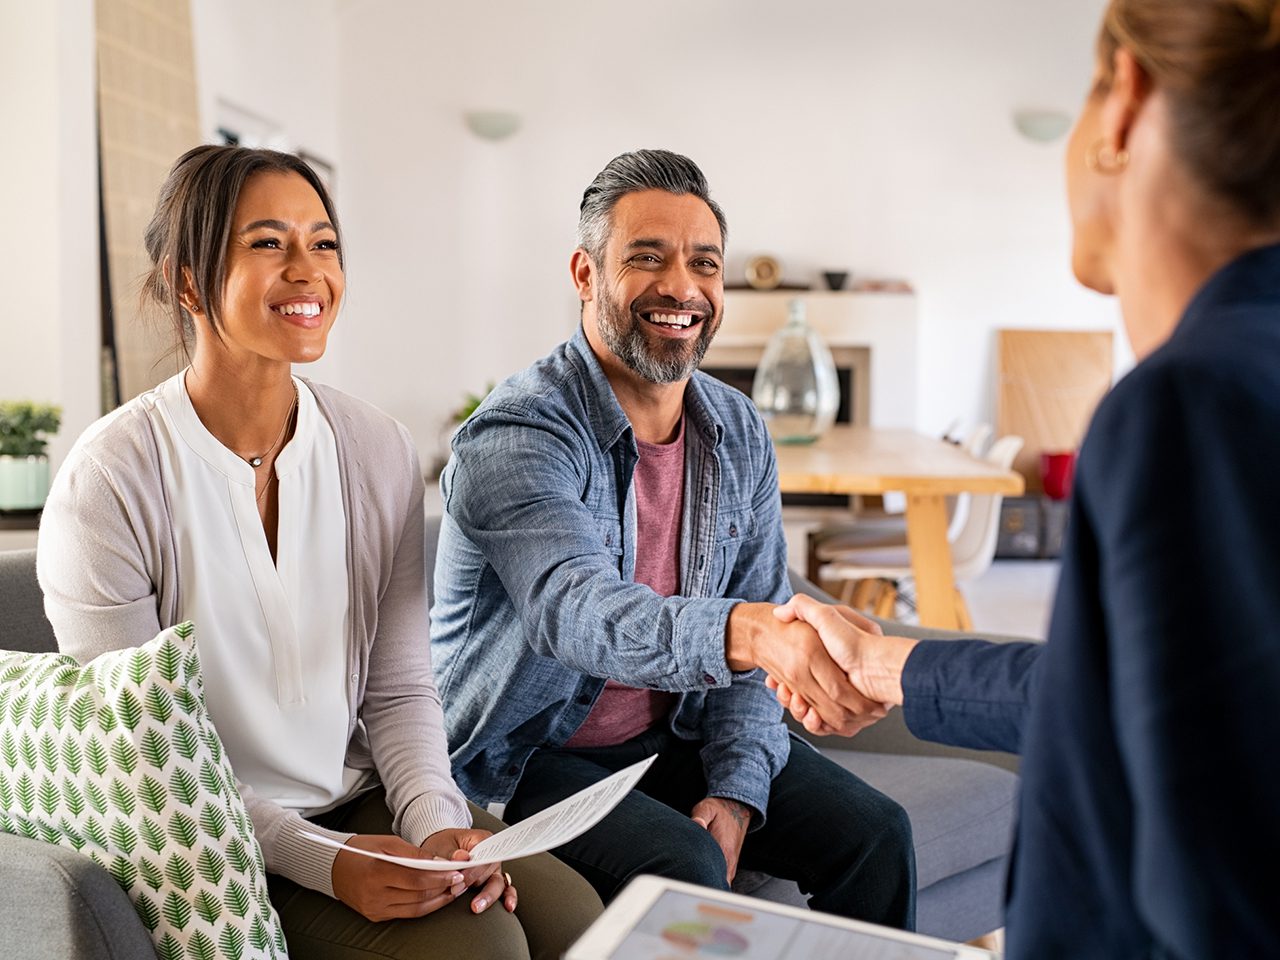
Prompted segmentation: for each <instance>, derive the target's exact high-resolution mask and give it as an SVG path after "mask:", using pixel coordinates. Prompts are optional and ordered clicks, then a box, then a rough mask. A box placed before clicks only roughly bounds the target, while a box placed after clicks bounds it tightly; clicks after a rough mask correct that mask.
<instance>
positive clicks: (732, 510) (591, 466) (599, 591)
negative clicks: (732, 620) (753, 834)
mask: <svg viewBox="0 0 1280 960" xmlns="http://www.w3.org/2000/svg"><path fill="white" fill-rule="evenodd" d="M684 409H685V416H686V417H687V420H686V423H685V444H686V447H685V481H684V483H685V497H684V515H683V521H682V524H681V539H680V593H679V594H678V595H676V596H672V597H662V596H659V595H658V594H657V593H655V592H654V591H653V590H651V589H650V588H649V587H647V586H645V585H643V584H638V583H635V582H633V578H634V575H635V563H636V537H637V531H636V505H635V493H634V491H633V489H632V483H631V480H632V475H633V473H634V471H635V466H636V462H637V460H638V459H639V454H638V452H637V449H636V442H635V436H634V433H633V431H632V428H631V423H630V421H629V420H628V419H627V416H626V414H625V413H624V412H623V410H622V407H621V406H619V404H618V401H617V399H616V398H615V397H614V394H613V389H612V388H611V387H610V385H609V381H608V380H607V379H606V378H605V375H604V371H603V369H602V368H601V366H600V363H599V361H598V360H597V359H596V357H595V355H594V354H593V353H592V352H591V347H590V346H589V345H588V343H587V340H586V337H585V336H584V335H583V333H582V330H581V328H580V329H579V330H578V332H577V334H576V335H575V336H574V337H573V338H572V339H571V340H569V341H568V342H567V343H564V344H562V345H561V346H560V347H558V348H557V349H556V350H555V351H554V352H553V353H551V354H550V355H549V356H548V357H546V358H544V359H543V360H541V361H539V362H538V363H536V364H534V365H533V366H532V367H530V368H528V369H527V370H525V371H524V372H522V373H519V374H516V375H515V376H513V377H511V378H510V379H508V380H507V381H505V382H504V383H502V384H501V385H500V386H498V387H497V388H496V389H495V390H494V391H493V392H492V393H491V394H490V395H489V396H488V397H487V398H486V400H485V402H484V403H483V404H482V405H481V406H480V408H479V409H478V410H477V411H476V412H475V414H473V415H472V417H471V418H470V419H469V420H468V421H467V422H466V423H465V424H464V425H463V426H462V428H461V429H460V430H459V431H458V433H457V435H456V436H455V437H454V441H453V456H452V458H451V459H450V461H449V464H448V466H447V467H446V468H445V472H444V475H443V476H442V477H441V488H442V491H443V494H444V517H443V519H442V522H441V529H440V543H439V552H438V553H437V561H436V567H435V604H434V605H433V607H432V609H431V645H432V656H433V659H434V661H435V670H436V678H437V682H438V684H439V687H440V694H441V699H442V700H443V701H444V706H445V726H446V731H447V733H448V737H449V749H450V757H451V760H452V763H453V772H454V776H455V777H456V779H457V781H458V784H459V785H460V786H461V787H462V790H463V792H465V793H466V794H467V796H469V797H470V798H471V799H473V800H474V801H476V802H477V803H481V804H488V803H494V802H499V803H505V802H506V801H507V800H508V799H509V798H510V797H511V795H512V793H513V792H514V791H515V788H516V784H517V783H518V782H519V779H520V774H521V772H522V770H523V768H524V764H525V761H526V760H527V759H528V758H529V755H530V754H531V753H532V752H533V751H534V750H535V749H537V748H539V747H558V746H561V745H562V744H564V743H565V741H567V740H568V739H569V738H570V737H571V736H572V735H573V733H574V731H576V730H577V729H578V727H579V726H581V724H582V722H583V720H585V719H586V717H587V714H588V713H589V712H590V711H591V707H592V705H593V704H594V703H595V701H596V698H597V697H598V696H599V694H600V691H601V690H603V689H604V685H605V680H606V679H613V680H616V681H618V682H620V683H625V684H629V685H631V686H636V687H647V688H651V689H655V690H668V691H674V692H677V693H679V694H680V695H681V696H680V698H679V701H678V704H677V706H676V708H675V710H674V711H673V712H672V714H671V720H670V724H671V729H672V731H673V732H674V733H675V734H676V735H677V736H679V737H682V738H685V739H690V740H700V741H702V742H703V743H704V744H705V746H704V748H703V750H702V758H703V766H704V769H705V772H706V776H707V783H708V795H709V796H718V797H726V798H729V799H733V800H738V801H740V802H742V803H745V804H748V805H749V806H751V807H753V808H754V809H755V810H756V811H757V814H758V815H757V816H755V817H753V818H752V826H753V828H755V827H758V826H759V825H761V824H762V823H763V822H764V811H765V808H766V806H767V804H768V798H769V787H770V783H771V781H772V780H773V777H774V776H775V775H776V774H777V773H778V772H779V771H780V770H781V769H782V767H783V766H784V765H785V764H786V761H787V757H788V755H789V754H788V751H789V743H788V738H787V733H786V728H785V727H784V726H783V724H782V710H781V708H780V707H779V706H778V704H777V701H776V700H775V698H774V696H773V694H772V693H771V692H770V691H769V689H768V688H767V687H765V685H764V677H763V674H762V673H761V672H760V671H758V670H752V671H748V672H741V673H739V672H734V671H731V670H730V669H729V667H728V665H727V664H726V663H725V653H724V644H725V621H726V619H727V618H728V615H729V611H730V610H731V609H732V608H733V606H734V605H735V604H736V603H737V602H738V601H740V600H751V601H769V602H774V603H781V602H783V601H785V600H786V599H787V598H788V597H789V596H790V595H791V590H790V588H789V585H788V580H787V562H786V545H785V542H784V540H783V534H782V514H781V498H780V495H779V492H778V473H777V464H776V462H775V459H774V454H773V446H772V444H771V443H770V440H769V435H768V432H767V431H766V429H765V426H764V424H763V422H762V421H761V420H760V417H759V415H758V414H757V413H756V411H755V408H754V407H753V406H752V405H751V401H750V400H749V399H748V398H747V397H745V396H744V395H743V394H742V393H740V392H739V391H737V390H734V389H733V388H731V387H728V386H725V385H724V384H722V383H720V382H719V381H717V380H715V379H713V378H711V377H709V376H707V375H706V374H703V373H701V372H698V373H695V374H694V375H693V378H692V379H691V380H690V381H689V385H688V387H687V388H686V390H685V396H684ZM673 495H674V493H673Z"/></svg>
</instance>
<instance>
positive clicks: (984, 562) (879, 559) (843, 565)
mask: <svg viewBox="0 0 1280 960" xmlns="http://www.w3.org/2000/svg"><path fill="white" fill-rule="evenodd" d="M1022 444H1023V440H1022V438H1021V437H1019V436H1014V435H1010V436H1006V437H1001V438H1000V439H999V440H997V441H996V442H995V443H994V444H992V445H991V449H990V450H989V451H988V452H987V454H986V457H985V459H986V460H987V462H988V463H991V464H993V465H994V466H997V467H999V468H1001V469H1002V470H1008V469H1009V468H1010V467H1011V466H1013V460H1014V458H1015V457H1016V456H1017V455H1018V452H1019V451H1020V450H1021V449H1022ZM1003 499H1004V498H1003V497H1002V496H1001V495H1000V494H961V495H960V496H959V497H957V501H958V502H957V508H956V516H955V518H954V519H953V521H952V523H951V525H950V527H949V528H948V530H947V542H948V544H949V545H950V547H951V567H952V575H953V576H954V578H955V582H956V584H957V586H956V599H955V602H956V614H957V618H958V621H959V624H960V629H962V630H971V629H973V622H972V619H971V618H970V616H969V608H968V604H966V603H965V599H964V594H962V593H961V592H960V588H959V584H961V583H964V582H967V581H970V580H975V579H977V578H978V577H980V576H982V575H983V574H984V573H986V572H987V570H988V569H989V568H990V566H991V561H992V560H993V559H994V558H995V553H996V538H997V536H998V534H999V527H1000V504H1001V501H1002V500H1003ZM960 501H963V515H961V514H962V510H961V507H960V503H959V502H960ZM818 573H819V576H820V577H821V578H822V581H823V582H824V583H832V582H837V583H842V584H843V587H842V589H841V591H840V596H841V599H842V600H843V601H844V602H845V603H848V604H849V605H850V606H852V607H855V608H857V609H862V610H866V611H868V612H871V613H874V614H875V615H876V616H878V617H892V616H893V614H894V612H895V610H896V608H897V602H898V598H899V596H900V593H901V590H902V586H903V584H904V583H906V582H907V581H909V580H910V579H911V553H910V550H909V548H908V547H907V545H906V543H905V539H904V541H903V542H902V543H900V544H888V545H872V546H866V545H862V546H853V547H849V548H847V549H844V550H841V551H836V550H831V551H829V552H826V553H825V559H824V560H823V562H822V563H821V566H820V567H819V569H818Z"/></svg>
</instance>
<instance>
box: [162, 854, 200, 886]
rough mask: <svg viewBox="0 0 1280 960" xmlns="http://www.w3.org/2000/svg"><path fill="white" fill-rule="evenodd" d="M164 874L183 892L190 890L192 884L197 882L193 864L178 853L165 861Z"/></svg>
mask: <svg viewBox="0 0 1280 960" xmlns="http://www.w3.org/2000/svg"><path fill="white" fill-rule="evenodd" d="M164 875H165V876H166V877H168V879H169V882H170V883H172V884H173V885H174V886H175V887H177V888H178V889H179V890H181V891H182V892H183V893H186V892H187V891H188V890H190V889H191V885H192V884H193V883H195V882H196V872H195V870H193V869H192V867H191V864H190V863H189V862H187V860H186V859H185V858H183V857H181V856H179V855H178V854H176V853H175V854H173V855H172V856H170V857H169V859H168V860H167V861H166V862H165V865H164Z"/></svg>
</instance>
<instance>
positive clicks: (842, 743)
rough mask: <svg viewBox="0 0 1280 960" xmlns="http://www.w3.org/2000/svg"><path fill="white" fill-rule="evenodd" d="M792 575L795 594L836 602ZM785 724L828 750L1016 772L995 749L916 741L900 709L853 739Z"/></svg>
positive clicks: (925, 635)
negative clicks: (972, 763)
mask: <svg viewBox="0 0 1280 960" xmlns="http://www.w3.org/2000/svg"><path fill="white" fill-rule="evenodd" d="M789 572H790V575H791V589H792V590H794V591H795V592H796V593H804V594H807V595H809V596H811V597H813V598H814V599H816V600H820V601H822V602H823V603H839V602H840V601H838V600H836V598H835V597H833V596H831V595H830V594H829V593H827V592H825V591H824V590H822V589H821V588H820V587H818V586H817V585H816V584H814V583H813V582H812V581H810V580H807V579H806V578H805V577H803V576H801V575H800V574H799V573H797V572H796V571H795V570H791V571H789ZM870 619H872V620H875V621H876V622H877V623H879V624H880V625H881V626H882V627H883V628H884V631H885V633H891V634H893V635H895V636H899V637H912V638H916V639H921V640H926V639H927V640H961V639H965V640H990V641H993V642H995V643H1008V642H1010V641H1014V640H1018V641H1022V640H1026V639H1027V638H1025V637H1011V636H1006V635H1003V634H990V633H976V632H975V633H957V632H955V631H950V630H931V629H929V628H927V627H918V626H913V625H911V624H906V623H897V622H895V621H890V620H879V619H877V618H876V617H871V618H870ZM787 723H788V724H790V726H791V729H792V730H794V731H796V733H798V734H799V735H800V736H802V737H804V738H805V739H806V740H808V741H810V742H811V743H813V744H814V745H816V746H817V747H819V748H823V749H831V750H862V751H864V752H867V753H897V754H906V755H909V756H920V757H959V758H962V759H965V760H981V761H982V762H984V763H990V764H994V765H995V766H998V767H1004V768H1005V769H1006V770H1012V771H1014V772H1017V770H1018V758H1017V757H1016V756H1015V755H1014V754H1011V753H1001V752H999V751H996V750H968V749H966V748H964V747H950V746H946V745H944V744H940V743H930V742H928V741H926V740H919V739H917V738H916V737H915V736H913V735H912V733H911V731H910V730H908V729H907V724H906V721H905V720H904V719H903V717H902V711H901V710H894V711H893V712H891V713H890V714H889V716H887V717H885V718H884V719H883V720H881V721H880V722H879V723H877V724H875V725H874V726H872V727H869V728H867V729H866V730H863V731H862V732H861V733H859V734H858V735H857V736H856V737H835V736H832V737H815V736H813V735H811V734H810V733H808V731H806V730H805V729H804V728H803V727H801V726H800V725H799V724H798V723H796V722H795V721H794V720H792V719H791V718H790V717H788V718H787Z"/></svg>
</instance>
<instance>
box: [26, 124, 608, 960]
mask: <svg viewBox="0 0 1280 960" xmlns="http://www.w3.org/2000/svg"><path fill="white" fill-rule="evenodd" d="M146 246H147V251H148V253H149V255H150V257H151V263H152V268H151V272H150V274H149V276H148V278H147V282H146V287H145V290H146V293H147V294H148V295H149V296H151V297H152V298H154V299H155V300H157V301H159V302H160V303H161V304H163V305H164V306H165V307H166V308H167V309H168V312H169V314H170V316H171V317H172V319H173V321H174V325H175V330H176V332H177V335H178V336H179V337H180V339H181V343H182V349H183V351H184V352H185V354H186V356H187V357H188V358H189V359H190V365H189V366H188V367H187V368H186V369H185V370H183V371H182V372H180V373H178V374H177V375H176V376H174V377H172V378H170V379H169V380H167V381H165V382H164V383H162V384H161V385H160V386H158V387H157V388H156V389H154V390H152V391H150V392H148V393H145V394H143V395H142V396H140V397H138V398H136V399H135V400H133V401H131V402H130V403H128V404H126V405H125V406H124V407H122V408H121V409H119V410H117V411H116V412H115V413H113V414H112V415H110V416H109V417H107V418H105V419H104V420H102V421H100V422H99V423H97V424H95V425H94V426H92V427H90V429H89V430H88V431H86V433H85V434H84V435H83V436H82V437H81V438H80V440H79V441H78V442H77V444H76V446H75V448H74V450H73V451H72V453H71V454H70V456H69V457H68V459H67V461H66V463H65V465H64V466H63V469H62V470H61V471H60V473H59V475H58V477H57V480H56V482H55V485H54V489H53V492H52V493H51V495H50V498H49V504H48V506H47V507H46V510H45V513H44V520H43V524H42V528H41V533H40V540H39V552H38V555H37V566H38V570H39V574H40V581H41V586H42V588H43V589H44V592H45V605H46V611H47V613H48V616H49V620H50V622H51V623H52V624H53V627H54V631H55V633H56V634H57V638H58V643H59V646H60V647H61V648H62V649H63V650H64V651H65V652H68V653H71V654H72V655H74V656H76V657H77V658H78V659H81V660H88V659H91V658H92V657H94V656H96V655H98V654H100V653H102V652H105V651H107V650H112V649H120V648H125V647H132V646H136V645H137V644H139V643H141V642H143V641H144V640H148V639H150V638H151V637H153V636H154V635H155V634H157V633H158V632H160V630H162V629H165V628H168V627H170V626H172V625H174V624H177V623H181V622H183V621H187V620H191V621H194V622H195V623H196V624H198V625H199V628H200V636H201V641H200V659H201V662H202V666H203V671H204V691H205V698H206V701H207V704H208V709H209V715H210V716H211V718H212V719H213V721H214V723H215V724H216V725H217V728H218V731H219V734H220V735H221V738H222V741H223V743H224V744H225V747H226V750H227V754H228V755H229V757H230V759H231V762H232V765H233V767H234V770H235V773H236V777H237V786H238V787H239V789H240V791H241V793H242V794H243V797H244V801H245V808H246V810H247V811H248V813H249V816H250V818H251V819H252V821H253V825H254V831H255V833H256V835H257V838H258V840H259V842H260V844H261V846H262V851H263V857H264V859H265V861H266V867H267V871H268V874H269V886H270V893H271V899H272V901H273V903H274V904H275V907H276V909H277V910H278V911H279V914H280V918H281V924H282V927H283V929H284V932H285V937H286V939H287V940H289V941H290V942H291V944H292V943H293V942H296V941H297V940H300V939H304V938H305V940H306V942H307V943H308V944H310V945H311V947H312V948H313V955H325V956H329V955H342V956H352V955H359V953H360V951H361V949H362V945H367V944H370V943H372V942H373V941H375V940H376V941H377V944H378V949H377V953H378V955H379V956H382V957H397V958H416V957H426V956H437V955H442V954H448V955H450V956H459V957H467V958H482V957H490V956H492V957H508V956H525V955H529V954H532V955H534V956H547V957H552V956H555V957H558V956H560V955H561V954H562V953H563V951H564V950H565V949H566V948H567V947H568V945H569V944H570V943H571V942H572V940H573V939H574V937H575V936H576V935H577V934H578V933H579V932H580V931H581V930H582V929H583V928H584V927H585V926H586V925H587V923H589V922H590V920H591V919H592V918H593V917H594V915H595V914H596V913H597V912H598V911H599V910H600V903H599V900H598V898H597V897H596V896H595V894H594V893H593V892H592V891H591V890H590V888H588V887H587V886H586V884H585V882H584V881H582V880H581V878H579V877H577V876H576V875H575V874H573V873H572V872H571V871H569V870H568V869H567V868H566V867H564V866H563V865H561V864H559V863H557V862H556V861H554V860H552V859H551V858H550V857H542V858H537V857H534V858H529V859H527V860H523V861H521V862H520V863H518V864H516V865H514V866H512V868H511V870H512V873H513V874H514V876H515V882H514V883H513V882H512V881H511V880H509V879H508V875H506V874H504V873H503V871H502V870H501V868H500V866H488V867H476V868H472V869H465V864H461V863H460V864H459V868H458V870H456V871H454V872H424V871H416V870H411V869H408V868H405V867H401V866H389V865H387V864H385V863H382V862H380V861H377V860H373V859H370V858H367V857H363V856H359V855H357V854H354V853H351V852H349V851H342V852H337V851H335V850H334V849H332V848H330V847H325V846H323V845H321V844H319V843H317V842H316V841H315V840H314V839H313V838H311V837H309V836H308V834H311V833H320V834H323V835H327V836H328V837H329V838H330V839H334V840H338V841H345V842H347V843H348V844H349V845H351V846H354V847H360V848H365V849H370V850H377V851H381V852H383V853H391V854H398V855H401V856H409V857H414V856H417V857H427V858H430V857H443V858H453V859H464V860H465V859H466V853H465V851H467V850H470V849H471V848H472V847H473V846H475V844H476V843H478V842H479V841H480V840H482V839H483V838H485V837H487V836H489V835H490V832H491V830H493V829H500V828H501V824H500V823H498V822H497V821H495V820H493V819H492V818H489V817H488V816H487V814H485V813H484V812H483V811H480V810H478V809H476V808H474V807H470V806H469V805H468V804H467V802H466V800H465V798H464V797H463V796H462V794H461V792H460V791H459V790H458V787H457V786H456V784H455V783H454V781H453V778H452V776H451V774H450V769H449V758H448V755H447V747H446V742H445V736H444V730H443V718H442V714H441V707H440V698H439V694H438V693H437V690H436V686H435V681H434V679H433V677H432V673H431V664H430V659H429V655H428V649H429V647H428V643H427V629H428V628H427V608H426V581H425V571H424V557H423V544H424V532H423V512H422V510H423V508H422V501H423V489H424V488H423V481H422V473H421V470H420V468H419V465H418V460H417V456H416V453H415V451H414V449H413V446H412V444H411V442H410V441H409V439H408V433H407V431H406V430H405V429H404V427H402V426H401V425H400V424H398V423H396V422H395V421H393V420H391V419H390V418H389V417H387V416H386V415H385V414H383V413H381V412H380V411H377V410H375V409H374V408H372V407H370V406H368V405H367V404H363V403H361V402H359V401H357V400H355V399H354V398H351V397H348V396H345V395H344V394H341V393H339V392H338V391H336V390H332V389H330V388H328V387H325V386H323V385H321V384H318V383H312V382H310V381H308V380H305V379H303V378H300V377H295V376H293V374H292V370H291V365H292V364H294V363H305V362H308V361H312V360H316V359H318V358H319V357H320V356H322V355H323V354H324V352H325V347H326V344H327V341H328V336H329V331H330V330H331V329H332V327H333V324H334V322H335V320H336V318H337V314H338V311H339V309H340V307H341V304H342V295H343V290H344V276H343V264H344V257H343V252H342V243H341V230H340V228H339V225H338V218H337V214H336V212H335V211H334V209H333V204H332V202H331V201H330V199H329V196H328V194H327V193H326V191H325V188H324V185H323V183H322V182H321V181H320V180H319V178H318V177H317V176H316V175H315V173H314V172H313V171H312V170H311V169H310V168H309V167H308V166H307V165H306V164H305V163H304V162H303V161H301V160H300V159H298V158H297V157H294V156H290V155H288V154H282V153H275V152H272V151H267V150H249V149H244V148H239V147H214V146H206V147H199V148H197V149H195V150H192V151H190V152H188V153H187V154H185V155H184V156H183V157H182V158H180V159H179V160H178V162H177V163H176V164H175V165H174V167H173V170H172V171H171V172H170V175H169V178H168V179H167V181H166V182H165V185H164V187H163V188H162V190H161V194H160V199H159V204H158V206H157V209H156V212H155V215H154V217H153V219H152V221H151V225H150V227H149V228H148V229H147V234H146ZM357 447H358V449H357ZM482 827H483V828H482ZM517 884H521V885H523V888H524V889H525V890H527V891H529V892H528V893H527V894H526V895H525V897H524V899H525V903H524V904H523V907H522V911H521V912H522V916H521V918H520V919H519V920H517V919H516V917H515V916H514V910H515V907H516V885H517ZM470 887H473V888H475V891H474V892H473V893H472V894H470V895H468V894H467V893H466V891H467V889H468V888H470ZM551 891H555V897H556V899H555V900H554V901H551V900H550V899H549V898H550V896H551ZM540 899H541V901H542V902H541V903H540V902H539V900H540ZM338 901H341V903H339V902H338ZM499 905H500V906H499ZM493 907H497V909H491V908H493ZM352 911H355V913H354V914H353V913H352ZM353 919H354V922H353ZM386 920H394V921H396V922H395V923H394V924H392V925H390V926H389V927H376V928H375V926H374V923H373V922H374V921H386Z"/></svg>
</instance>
